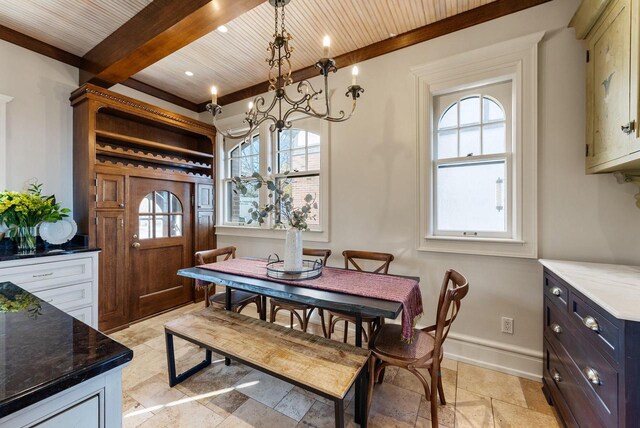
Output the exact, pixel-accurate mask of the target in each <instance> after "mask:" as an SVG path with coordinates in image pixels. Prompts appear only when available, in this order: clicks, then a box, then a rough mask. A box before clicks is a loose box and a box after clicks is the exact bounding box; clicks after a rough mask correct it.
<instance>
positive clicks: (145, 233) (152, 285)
mask: <svg viewBox="0 0 640 428" xmlns="http://www.w3.org/2000/svg"><path fill="white" fill-rule="evenodd" d="M129 201H130V203H129V204H128V206H129V212H128V218H129V220H128V228H127V230H128V234H129V243H130V244H129V245H130V248H129V284H130V285H129V290H130V296H131V321H134V320H137V319H140V318H144V317H146V316H149V315H153V314H155V313H157V312H160V311H163V310H165V309H169V308H172V307H175V306H178V305H180V304H183V303H187V302H189V301H190V300H192V299H193V289H192V287H191V282H190V280H188V279H187V278H182V277H179V276H177V275H176V272H177V271H178V269H182V268H185V267H189V266H192V265H193V260H192V257H193V256H192V243H191V236H192V233H191V227H192V224H191V223H192V219H191V185H190V184H188V183H180V182H174V181H165V180H155V179H148V178H134V177H132V178H131V181H130V187H129Z"/></svg>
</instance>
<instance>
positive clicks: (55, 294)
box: [33, 282, 93, 311]
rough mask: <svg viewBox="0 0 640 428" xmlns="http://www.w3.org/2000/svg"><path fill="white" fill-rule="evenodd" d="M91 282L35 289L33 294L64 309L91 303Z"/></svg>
mask: <svg viewBox="0 0 640 428" xmlns="http://www.w3.org/2000/svg"><path fill="white" fill-rule="evenodd" d="M92 285H93V283H92V282H83V283H81V284H75V285H67V286H66V287H58V288H51V289H49V290H44V291H37V292H35V293H33V294H35V295H36V296H38V297H39V298H41V299H42V300H44V301H45V302H47V303H51V304H52V305H53V306H55V307H56V308H58V309H62V310H63V311H66V310H68V309H73V308H77V307H79V306H87V305H91V303H92V302H93V289H92Z"/></svg>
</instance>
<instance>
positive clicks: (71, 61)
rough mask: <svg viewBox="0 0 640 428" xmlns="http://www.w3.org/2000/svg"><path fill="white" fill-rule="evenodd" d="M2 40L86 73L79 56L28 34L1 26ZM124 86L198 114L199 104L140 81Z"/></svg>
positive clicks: (133, 80) (128, 80) (132, 80)
mask: <svg viewBox="0 0 640 428" xmlns="http://www.w3.org/2000/svg"><path fill="white" fill-rule="evenodd" d="M0 40H5V41H7V42H9V43H13V44H14V45H17V46H20V47H23V48H25V49H28V50H30V51H33V52H36V53H39V54H40V55H44V56H47V57H49V58H52V59H55V60H56V61H60V62H62V63H65V64H67V65H70V66H72V67H76V68H79V69H80V72H81V73H83V72H85V73H86V71H85V70H82V69H81V68H80V67H81V66H82V58H80V57H79V56H77V55H74V54H72V53H70V52H67V51H65V50H62V49H60V48H57V47H55V46H52V45H50V44H48V43H45V42H41V41H40V40H37V39H34V38H33V37H30V36H27V35H26V34H23V33H20V32H18V31H15V30H12V29H11V28H7V27H4V26H2V25H0ZM122 85H124V86H128V87H129V88H132V89H135V90H137V91H140V92H144V93H145V94H147V95H151V96H153V97H156V98H159V99H161V100H164V101H167V102H170V103H172V104H176V105H178V106H180V107H184V108H186V109H188V110H192V111H194V112H198V104H197V103H194V102H192V101H189V100H186V99H184V98H182V97H179V96H177V95H174V94H172V93H169V92H167V91H164V90H162V89H160V88H156V87H155V86H151V85H148V84H146V83H143V82H141V81H139V80H135V79H131V78H129V79H127V80H125V81H124V82H122Z"/></svg>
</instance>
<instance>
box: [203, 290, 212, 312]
mask: <svg viewBox="0 0 640 428" xmlns="http://www.w3.org/2000/svg"><path fill="white" fill-rule="evenodd" d="M210 304H211V302H210V301H209V285H205V286H204V307H205V308H208V307H209V305H210Z"/></svg>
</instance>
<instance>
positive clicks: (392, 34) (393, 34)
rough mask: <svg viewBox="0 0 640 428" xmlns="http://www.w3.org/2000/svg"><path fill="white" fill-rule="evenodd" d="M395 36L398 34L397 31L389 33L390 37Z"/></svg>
mask: <svg viewBox="0 0 640 428" xmlns="http://www.w3.org/2000/svg"><path fill="white" fill-rule="evenodd" d="M395 36H397V34H396V33H389V37H395Z"/></svg>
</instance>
